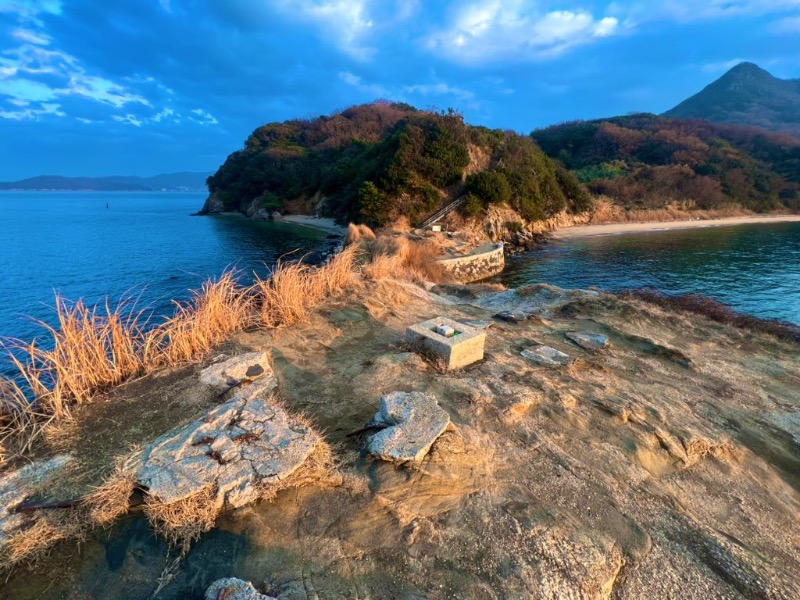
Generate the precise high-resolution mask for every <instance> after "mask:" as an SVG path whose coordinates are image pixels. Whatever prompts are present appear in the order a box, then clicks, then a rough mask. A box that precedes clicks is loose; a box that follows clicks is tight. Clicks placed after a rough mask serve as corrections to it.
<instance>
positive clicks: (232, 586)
mask: <svg viewBox="0 0 800 600" xmlns="http://www.w3.org/2000/svg"><path fill="white" fill-rule="evenodd" d="M205 600H275V599H274V598H273V597H272V596H267V595H265V594H261V593H259V592H258V591H256V588H254V587H253V584H252V583H250V582H249V581H243V580H241V579H236V578H235V577H227V578H225V579H218V580H217V581H215V582H214V583H212V584H211V585H210V586H209V587H208V589H207V590H206V595H205Z"/></svg>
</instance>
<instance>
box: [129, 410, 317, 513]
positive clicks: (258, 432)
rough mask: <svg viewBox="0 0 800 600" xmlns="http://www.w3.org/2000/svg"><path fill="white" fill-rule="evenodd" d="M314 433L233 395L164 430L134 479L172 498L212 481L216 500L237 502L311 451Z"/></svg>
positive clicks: (282, 413) (159, 495)
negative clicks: (214, 406) (225, 400)
mask: <svg viewBox="0 0 800 600" xmlns="http://www.w3.org/2000/svg"><path fill="white" fill-rule="evenodd" d="M318 443H319V436H318V435H317V434H316V433H315V432H314V431H313V430H311V429H310V428H308V427H306V426H305V425H304V424H302V423H300V422H299V421H297V420H296V419H294V418H292V417H291V416H290V415H289V414H287V413H286V411H284V410H283V409H282V408H280V407H278V406H275V405H272V404H270V403H269V402H268V401H267V400H266V399H264V398H259V397H256V398H242V397H235V398H233V399H232V400H230V401H228V402H226V403H225V404H222V405H221V406H219V407H217V408H215V409H214V410H212V411H210V412H209V413H207V414H206V415H205V417H203V418H202V419H198V420H196V421H192V422H191V423H188V424H187V425H185V426H183V427H181V428H179V429H177V430H173V431H171V432H168V433H167V434H165V435H163V436H161V437H160V438H158V439H156V440H155V441H153V442H152V443H151V444H150V445H149V446H148V447H147V448H145V450H144V452H143V454H142V464H141V467H140V468H139V470H138V474H137V480H138V482H139V484H140V485H142V486H143V487H145V488H146V489H147V490H148V494H150V495H151V496H154V497H156V498H158V499H159V500H160V501H161V502H164V503H172V502H176V501H178V500H183V499H185V498H187V497H189V496H192V495H193V494H196V493H197V492H199V491H200V490H202V489H204V488H205V487H207V486H209V485H212V484H216V488H217V499H216V501H217V504H218V506H220V507H228V508H237V507H240V506H244V505H245V504H248V503H250V502H253V501H254V500H256V499H257V498H258V497H259V487H260V486H261V485H263V484H269V483H275V482H279V481H282V480H284V479H286V478H287V477H289V476H290V475H291V474H292V473H294V472H295V471H296V470H297V469H298V468H299V467H300V466H301V465H302V464H303V462H304V461H305V460H306V458H308V456H309V455H310V454H311V453H312V452H313V451H314V449H315V448H316V446H317V444H318Z"/></svg>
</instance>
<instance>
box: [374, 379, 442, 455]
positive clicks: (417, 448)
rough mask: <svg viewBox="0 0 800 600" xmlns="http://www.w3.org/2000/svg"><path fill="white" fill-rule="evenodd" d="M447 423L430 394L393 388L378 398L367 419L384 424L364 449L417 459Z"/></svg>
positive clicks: (381, 453) (426, 451) (423, 453)
mask: <svg viewBox="0 0 800 600" xmlns="http://www.w3.org/2000/svg"><path fill="white" fill-rule="evenodd" d="M449 424H450V415H449V414H447V411H445V410H444V409H442V408H441V407H440V406H439V403H438V402H437V401H436V397H435V396H433V395H432V394H426V393H423V392H392V393H390V394H386V395H385V396H383V397H382V398H381V401H380V406H379V408H378V412H377V413H376V414H375V417H374V418H373V419H372V423H370V425H378V426H385V427H386V428H385V429H382V430H381V431H379V432H378V433H375V434H373V435H371V436H369V438H368V439H367V450H368V451H369V452H370V454H372V455H374V456H377V457H378V458H381V459H383V460H388V461H396V462H408V461H410V462H420V461H421V460H422V459H423V458H425V455H426V454H427V453H428V451H429V450H430V449H431V446H432V445H433V442H435V441H436V439H437V438H438V437H439V436H440V435H442V433H444V430H445V429H447V426H448V425H449Z"/></svg>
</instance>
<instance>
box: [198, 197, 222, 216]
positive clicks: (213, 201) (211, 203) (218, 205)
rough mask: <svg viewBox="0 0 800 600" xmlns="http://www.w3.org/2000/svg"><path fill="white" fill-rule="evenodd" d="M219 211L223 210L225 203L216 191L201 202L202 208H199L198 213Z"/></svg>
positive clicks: (211, 213) (216, 212)
mask: <svg viewBox="0 0 800 600" xmlns="http://www.w3.org/2000/svg"><path fill="white" fill-rule="evenodd" d="M221 212H225V204H223V202H222V199H221V198H220V197H219V194H218V193H217V192H214V193H213V194H210V195H209V196H208V198H206V201H205V203H204V204H203V208H201V209H200V212H198V213H197V214H198V215H216V214H219V213H221Z"/></svg>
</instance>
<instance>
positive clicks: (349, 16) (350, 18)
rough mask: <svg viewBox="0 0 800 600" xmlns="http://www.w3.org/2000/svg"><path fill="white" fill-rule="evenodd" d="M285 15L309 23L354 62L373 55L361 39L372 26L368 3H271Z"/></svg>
mask: <svg viewBox="0 0 800 600" xmlns="http://www.w3.org/2000/svg"><path fill="white" fill-rule="evenodd" d="M272 3H273V6H274V7H275V8H276V9H277V10H278V11H279V12H281V13H283V14H284V15H285V16H287V17H289V18H291V19H294V20H297V21H301V22H305V23H309V24H311V25H313V26H315V27H317V28H318V29H320V30H321V32H322V34H323V36H324V37H330V38H332V39H333V40H334V42H335V43H336V44H337V46H339V48H340V49H341V50H343V51H344V52H346V53H348V54H350V55H351V56H352V57H354V58H357V59H365V58H368V57H370V56H372V55H373V54H374V52H375V50H374V49H373V48H370V47H368V46H366V45H364V44H363V36H364V35H365V34H366V33H367V32H368V31H369V30H370V29H372V27H373V21H372V19H370V17H369V16H368V4H369V0H272Z"/></svg>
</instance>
